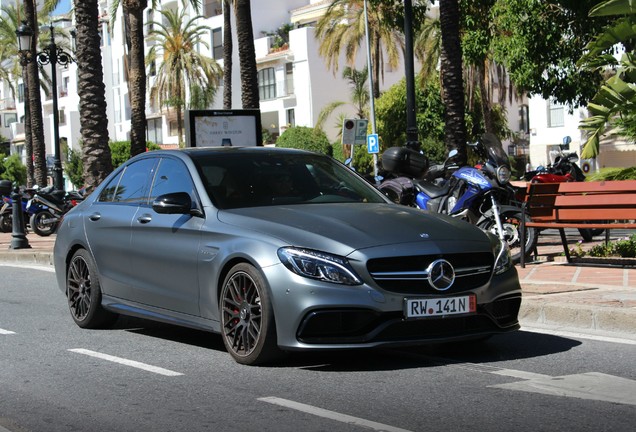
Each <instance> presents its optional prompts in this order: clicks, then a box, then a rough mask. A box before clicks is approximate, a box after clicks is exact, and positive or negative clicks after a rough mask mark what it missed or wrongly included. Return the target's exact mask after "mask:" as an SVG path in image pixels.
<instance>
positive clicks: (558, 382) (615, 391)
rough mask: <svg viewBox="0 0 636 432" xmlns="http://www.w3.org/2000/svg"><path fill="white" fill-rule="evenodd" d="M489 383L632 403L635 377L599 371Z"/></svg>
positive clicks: (545, 392)
mask: <svg viewBox="0 0 636 432" xmlns="http://www.w3.org/2000/svg"><path fill="white" fill-rule="evenodd" d="M489 387H493V388H501V389H507V390H519V391H525V392H531V393H541V394H547V395H552V396H565V397H573V398H578V399H589V400H595V401H605V402H612V403H618V404H624V405H636V381H633V380H630V379H627V378H621V377H616V376H613V375H607V374H603V373H599V372H587V373H582V374H576V375H565V376H557V377H547V378H538V379H531V380H527V381H517V382H513V383H509V384H498V385H493V386H489Z"/></svg>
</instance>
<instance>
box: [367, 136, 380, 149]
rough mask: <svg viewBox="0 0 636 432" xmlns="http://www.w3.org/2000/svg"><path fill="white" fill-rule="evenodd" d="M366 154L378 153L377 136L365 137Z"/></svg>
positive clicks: (378, 142)
mask: <svg viewBox="0 0 636 432" xmlns="http://www.w3.org/2000/svg"><path fill="white" fill-rule="evenodd" d="M367 153H370V154H374V153H380V140H379V139H378V134H369V135H367Z"/></svg>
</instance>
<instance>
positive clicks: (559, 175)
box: [524, 152, 604, 241]
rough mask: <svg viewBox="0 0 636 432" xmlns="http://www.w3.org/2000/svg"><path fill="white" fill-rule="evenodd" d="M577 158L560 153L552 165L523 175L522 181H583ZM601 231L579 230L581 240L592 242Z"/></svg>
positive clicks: (574, 155)
mask: <svg viewBox="0 0 636 432" xmlns="http://www.w3.org/2000/svg"><path fill="white" fill-rule="evenodd" d="M578 160H579V157H578V155H577V154H576V153H574V152H572V153H561V154H560V155H558V156H557V157H556V158H555V160H554V163H553V164H552V165H548V167H547V168H543V167H540V168H538V169H537V170H534V171H529V172H527V173H525V175H524V179H525V180H527V181H530V182H532V183H563V182H582V181H585V174H584V173H583V170H581V168H580V167H579V166H578V165H577V162H578ZM603 231H604V230H603V229H587V228H579V233H580V234H581V237H583V240H585V241H592V240H593V238H594V236H597V235H600V234H602V233H603Z"/></svg>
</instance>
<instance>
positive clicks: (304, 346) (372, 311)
mask: <svg viewBox="0 0 636 432" xmlns="http://www.w3.org/2000/svg"><path fill="white" fill-rule="evenodd" d="M274 267H277V266H274ZM265 273H266V277H267V279H268V280H269V282H270V287H272V292H273V296H272V303H273V308H274V316H275V320H276V328H277V336H278V345H279V346H280V347H281V348H282V349H284V350H290V351H291V350H312V349H316V350H327V349H329V350H330V349H349V348H372V347H379V346H390V345H421V344H427V343H435V342H442V341H454V340H463V339H475V338H478V337H482V336H487V335H492V334H498V333H506V332H509V331H514V330H517V329H519V322H518V313H519V308H520V306H521V287H520V285H519V279H518V277H517V272H516V270H515V269H514V268H511V269H510V270H509V271H507V272H505V273H504V274H502V275H498V276H496V277H493V278H492V279H491V280H490V282H489V283H488V284H486V285H484V286H481V287H479V288H477V289H474V290H470V291H466V292H465V293H473V294H475V295H476V297H477V311H476V312H475V313H472V314H465V315H450V316H446V317H432V318H422V319H415V320H406V319H404V312H403V301H404V298H405V297H412V295H402V294H396V293H389V292H386V291H382V290H380V289H376V288H373V287H370V286H368V285H361V286H340V285H333V284H327V283H321V282H318V281H312V280H308V279H305V278H301V277H299V276H296V275H292V278H293V279H294V280H293V281H290V280H287V281H283V280H277V278H280V277H281V275H284V273H282V274H281V273H280V272H278V271H276V270H274V269H272V268H269V269H265ZM287 273H288V274H289V273H290V272H287ZM465 293H464V294H465ZM443 296H444V295H440V297H443ZM446 296H447V295H446Z"/></svg>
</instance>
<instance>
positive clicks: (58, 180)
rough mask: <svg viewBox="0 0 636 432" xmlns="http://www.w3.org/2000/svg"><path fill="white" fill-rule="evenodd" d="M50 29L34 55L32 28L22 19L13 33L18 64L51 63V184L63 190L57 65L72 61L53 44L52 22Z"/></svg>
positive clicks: (68, 55)
mask: <svg viewBox="0 0 636 432" xmlns="http://www.w3.org/2000/svg"><path fill="white" fill-rule="evenodd" d="M49 28H50V30H51V42H50V43H49V45H48V46H47V47H46V48H44V49H43V50H42V51H41V52H39V53H36V55H35V57H33V55H32V54H31V38H32V37H33V30H32V29H31V27H29V25H28V24H27V23H26V22H25V21H23V22H22V24H21V25H20V26H19V27H18V28H17V30H16V31H15V34H16V35H17V36H18V50H19V52H20V64H21V65H22V66H26V65H27V64H28V63H31V62H32V61H33V60H34V59H37V62H38V64H40V65H41V66H44V65H47V64H50V65H51V87H53V89H52V92H53V95H52V96H53V153H54V159H53V184H54V186H55V188H56V189H60V190H64V176H63V173H62V160H61V158H60V157H61V150H60V113H59V110H58V105H57V65H61V66H68V65H69V64H70V63H72V62H73V57H71V55H70V54H68V53H66V52H64V51H63V50H61V49H59V48H58V47H57V45H56V44H55V33H54V27H53V23H51V24H50V26H49Z"/></svg>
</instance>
